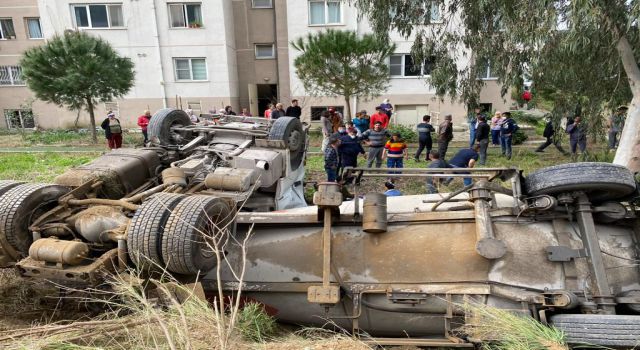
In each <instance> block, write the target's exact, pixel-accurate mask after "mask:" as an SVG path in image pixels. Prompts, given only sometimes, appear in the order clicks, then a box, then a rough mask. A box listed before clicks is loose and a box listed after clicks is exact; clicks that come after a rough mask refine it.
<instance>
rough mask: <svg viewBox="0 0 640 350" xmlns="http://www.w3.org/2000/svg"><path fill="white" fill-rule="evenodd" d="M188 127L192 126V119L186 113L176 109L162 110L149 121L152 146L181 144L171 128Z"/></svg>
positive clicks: (148, 128)
mask: <svg viewBox="0 0 640 350" xmlns="http://www.w3.org/2000/svg"><path fill="white" fill-rule="evenodd" d="M187 125H191V119H190V118H189V116H188V115H187V113H186V112H185V111H183V110H180V109H174V108H164V109H161V110H159V111H157V112H156V114H154V115H153V117H151V119H150V120H149V126H148V127H147V132H148V133H149V140H151V143H152V144H156V145H162V146H167V145H177V144H180V141H179V139H177V138H176V135H175V133H174V132H172V131H171V127H173V126H187Z"/></svg>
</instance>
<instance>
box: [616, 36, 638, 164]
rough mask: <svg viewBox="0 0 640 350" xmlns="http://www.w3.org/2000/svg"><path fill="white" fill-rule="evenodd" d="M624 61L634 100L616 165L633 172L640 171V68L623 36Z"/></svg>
mask: <svg viewBox="0 0 640 350" xmlns="http://www.w3.org/2000/svg"><path fill="white" fill-rule="evenodd" d="M616 48H617V49H618V54H620V58H621V60H622V66H623V67H624V70H625V72H626V73H627V77H628V79H629V85H630V86H631V92H632V93H633V99H632V100H631V105H630V106H629V111H628V114H627V120H626V123H625V125H624V129H623V130H622V135H621V137H620V144H619V145H618V150H617V151H616V157H615V158H614V160H613V163H614V164H620V165H624V166H626V167H627V168H629V170H631V171H633V172H639V171H640V68H638V63H637V62H636V59H635V57H634V55H633V50H632V48H631V45H630V44H629V41H628V40H627V38H626V37H625V36H624V35H622V36H621V37H620V40H619V41H618V44H617V45H616Z"/></svg>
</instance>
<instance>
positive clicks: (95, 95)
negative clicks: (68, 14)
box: [20, 32, 134, 143]
mask: <svg viewBox="0 0 640 350" xmlns="http://www.w3.org/2000/svg"><path fill="white" fill-rule="evenodd" d="M20 65H21V66H22V74H23V76H24V78H25V80H26V82H27V85H28V86H29V88H30V89H31V90H33V92H34V93H35V94H36V97H38V98H39V99H41V100H43V101H47V102H52V103H55V104H56V105H58V106H61V107H64V106H66V107H68V108H69V109H71V110H74V109H76V110H79V109H81V108H86V110H87V111H88V112H89V118H90V120H91V133H92V137H93V142H94V143H96V142H97V141H98V140H97V137H96V121H95V116H94V113H93V109H94V106H95V105H96V104H97V103H98V102H106V101H111V100H113V99H114V98H118V97H121V96H122V95H124V94H126V93H127V92H128V91H129V89H131V87H132V86H133V79H134V71H133V63H132V62H131V60H130V59H129V58H123V57H120V56H119V55H118V53H117V52H116V51H115V50H114V49H113V48H112V47H111V45H109V43H107V42H106V41H104V40H102V39H100V38H96V37H93V36H91V35H89V34H87V33H85V32H65V34H64V35H62V36H55V37H53V38H52V39H51V40H49V41H48V42H47V44H46V45H43V46H39V47H34V48H32V49H29V50H27V51H26V52H25V53H24V56H23V57H22V60H21V61H20Z"/></svg>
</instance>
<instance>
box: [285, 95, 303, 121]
mask: <svg viewBox="0 0 640 350" xmlns="http://www.w3.org/2000/svg"><path fill="white" fill-rule="evenodd" d="M285 114H286V116H287V117H294V118H298V119H300V116H301V115H302V109H301V108H300V106H298V100H296V99H293V100H291V106H289V107H287V112H286V113H285Z"/></svg>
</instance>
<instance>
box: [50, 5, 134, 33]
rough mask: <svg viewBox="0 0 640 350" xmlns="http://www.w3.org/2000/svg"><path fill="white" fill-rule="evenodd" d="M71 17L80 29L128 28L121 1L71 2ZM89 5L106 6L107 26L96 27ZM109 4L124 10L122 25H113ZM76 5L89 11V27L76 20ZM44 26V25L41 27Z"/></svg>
mask: <svg viewBox="0 0 640 350" xmlns="http://www.w3.org/2000/svg"><path fill="white" fill-rule="evenodd" d="M69 6H71V17H72V18H73V25H74V27H75V28H78V29H121V28H126V25H125V21H124V7H123V6H122V3H121V2H114V3H99V4H93V3H91V4H71V5H69ZM89 6H104V7H105V10H106V12H107V27H94V26H93V21H92V20H91V12H90V11H89ZM109 6H120V12H122V26H113V25H111V13H110V12H109ZM76 7H84V8H85V11H86V12H87V20H88V21H89V26H88V27H80V26H79V25H78V23H77V20H76V10H75V9H76ZM41 28H42V27H41Z"/></svg>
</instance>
